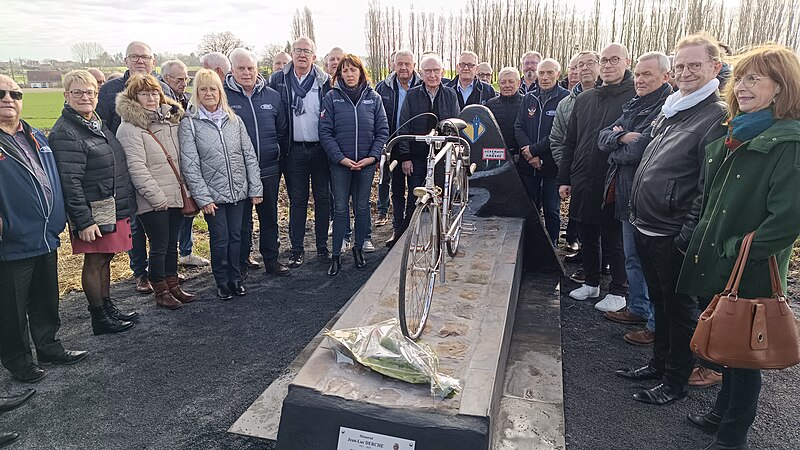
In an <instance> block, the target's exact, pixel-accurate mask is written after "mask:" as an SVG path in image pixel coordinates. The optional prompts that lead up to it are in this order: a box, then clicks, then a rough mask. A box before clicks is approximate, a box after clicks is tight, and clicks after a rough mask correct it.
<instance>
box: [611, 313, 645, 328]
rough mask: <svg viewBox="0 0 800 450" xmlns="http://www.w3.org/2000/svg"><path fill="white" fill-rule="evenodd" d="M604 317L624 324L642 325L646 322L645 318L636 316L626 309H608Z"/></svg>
mask: <svg viewBox="0 0 800 450" xmlns="http://www.w3.org/2000/svg"><path fill="white" fill-rule="evenodd" d="M604 317H605V318H606V319H608V320H610V321H612V322H616V323H622V324H625V325H644V324H646V323H647V319H645V318H644V317H640V316H637V315H636V314H634V313H632V312H630V311H629V310H627V309H623V310H622V311H618V312H611V311H609V312H607V313H605V315H604Z"/></svg>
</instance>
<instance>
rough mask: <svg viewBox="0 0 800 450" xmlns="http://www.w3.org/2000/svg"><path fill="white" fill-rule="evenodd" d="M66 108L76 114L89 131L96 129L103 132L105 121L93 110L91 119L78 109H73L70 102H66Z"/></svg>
mask: <svg viewBox="0 0 800 450" xmlns="http://www.w3.org/2000/svg"><path fill="white" fill-rule="evenodd" d="M64 109H66V110H67V111H68V112H69V113H70V114H72V115H73V116H75V117H76V118H77V119H78V120H79V121H80V122H81V123H82V124H83V126H85V127H86V128H88V129H89V131H96V132H98V133H100V134H103V131H102V130H103V122H102V121H101V120H100V117H99V116H98V115H97V113H96V112H94V111H92V119H91V120H89V119H87V118H85V117H83V116H82V115H80V114H78V112H77V111H75V110H74V109H72V107H71V106H69V104H68V103H64Z"/></svg>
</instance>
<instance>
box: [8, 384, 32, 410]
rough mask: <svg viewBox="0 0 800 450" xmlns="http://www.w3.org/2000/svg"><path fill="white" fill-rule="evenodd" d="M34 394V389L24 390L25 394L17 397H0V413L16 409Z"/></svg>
mask: <svg viewBox="0 0 800 450" xmlns="http://www.w3.org/2000/svg"><path fill="white" fill-rule="evenodd" d="M35 393H36V390H35V389H26V390H25V392H23V393H22V394H19V395H12V396H10V397H0V411H11V410H12V409H15V408H16V407H18V406H20V405H22V404H23V403H25V402H27V401H28V400H29V399H30V398H31V397H33V394H35Z"/></svg>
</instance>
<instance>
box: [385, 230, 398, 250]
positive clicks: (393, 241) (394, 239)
mask: <svg viewBox="0 0 800 450" xmlns="http://www.w3.org/2000/svg"><path fill="white" fill-rule="evenodd" d="M400 236H401V233H398V232H397V231H393V232H392V236H391V237H390V238H389V239H388V240H387V241H386V246H387V247H389V248H392V247H394V244H396V243H397V240H398V239H400Z"/></svg>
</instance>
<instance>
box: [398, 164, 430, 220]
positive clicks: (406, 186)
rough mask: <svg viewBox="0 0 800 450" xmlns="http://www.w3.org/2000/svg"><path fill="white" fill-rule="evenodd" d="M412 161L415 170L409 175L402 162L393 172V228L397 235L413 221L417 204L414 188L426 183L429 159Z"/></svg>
mask: <svg viewBox="0 0 800 450" xmlns="http://www.w3.org/2000/svg"><path fill="white" fill-rule="evenodd" d="M411 163H412V165H413V167H414V170H413V172H412V173H411V175H409V176H406V174H404V173H403V167H402V166H403V163H401V162H398V163H397V166H396V167H395V168H394V172H392V228H393V229H394V233H395V235H396V236H400V235H401V234H402V233H403V232H404V231H405V230H406V228H408V225H409V223H411V216H412V215H413V214H414V208H416V204H417V197H415V196H414V188H415V187H419V186H422V185H423V184H425V172H426V171H427V166H428V162H427V160H426V159H424V158H422V159H420V158H414V159H412V160H411Z"/></svg>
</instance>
